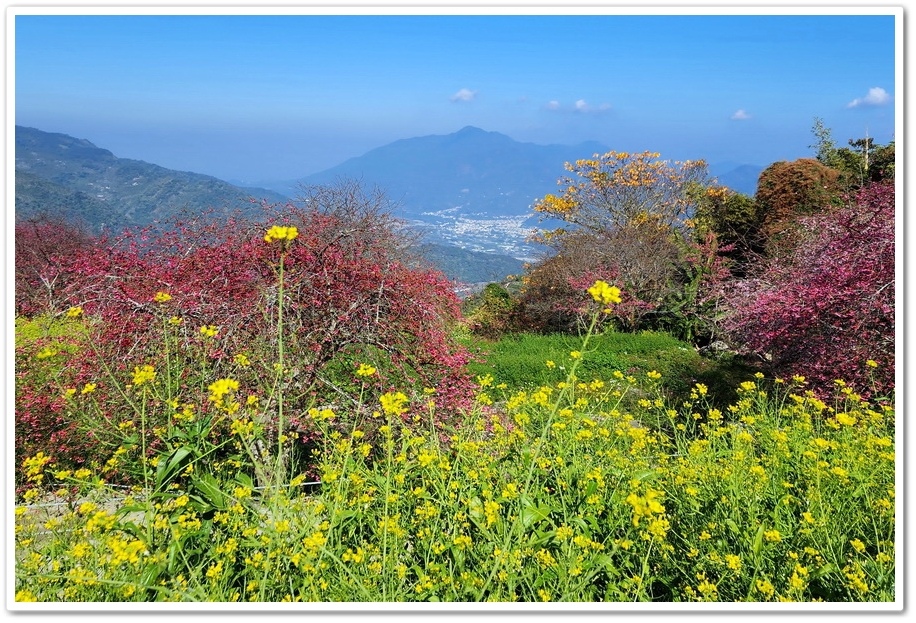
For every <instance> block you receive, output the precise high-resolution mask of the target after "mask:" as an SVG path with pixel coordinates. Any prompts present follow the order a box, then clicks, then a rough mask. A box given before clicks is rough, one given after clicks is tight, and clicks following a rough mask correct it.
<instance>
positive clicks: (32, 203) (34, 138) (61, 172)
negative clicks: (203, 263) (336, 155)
mask: <svg viewBox="0 0 916 623" xmlns="http://www.w3.org/2000/svg"><path fill="white" fill-rule="evenodd" d="M42 182H44V183H42ZM16 187H17V193H16V210H17V216H18V217H20V218H21V217H26V216H29V215H30V214H31V213H34V212H40V211H51V212H53V211H54V210H55V209H56V210H57V211H58V212H60V211H63V212H74V211H75V212H80V214H79V216H80V217H81V218H83V219H84V220H85V222H86V224H87V225H89V226H90V227H91V228H92V229H95V230H98V229H100V228H102V227H112V228H120V227H125V226H130V225H144V224H148V223H150V222H152V221H154V220H161V219H165V218H168V217H169V216H172V215H174V214H176V213H178V212H180V211H184V210H187V211H190V212H202V211H205V210H208V209H214V210H217V211H224V212H229V211H234V210H242V211H243V212H249V211H252V209H253V208H254V207H255V206H254V204H253V203H252V199H255V200H262V199H263V200H266V201H269V202H283V201H286V200H287V198H286V197H285V196H283V195H281V194H279V193H276V192H274V191H271V190H268V189H256V188H239V187H237V186H233V185H232V184H229V183H228V182H224V181H222V180H220V179H217V178H215V177H212V176H209V175H202V174H199V173H190V172H185V171H174V170H171V169H166V168H164V167H161V166H159V165H155V164H150V163H148V162H143V161H140V160H131V159H128V158H118V157H117V156H115V155H114V154H112V153H111V152H110V151H108V150H107V149H102V148H100V147H97V146H95V145H94V144H92V143H91V142H89V141H87V140H83V139H77V138H74V137H72V136H68V135H66V134H59V133H50V132H43V131H41V130H37V129H35V128H27V127H24V126H16ZM42 197H43V199H42ZM52 198H56V199H58V200H59V201H62V202H63V203H62V204H60V205H57V206H56V208H54V207H53V206H49V205H48V204H47V203H45V202H47V201H49V200H51V199H52ZM77 206H79V209H77ZM66 216H75V215H73V214H66Z"/></svg>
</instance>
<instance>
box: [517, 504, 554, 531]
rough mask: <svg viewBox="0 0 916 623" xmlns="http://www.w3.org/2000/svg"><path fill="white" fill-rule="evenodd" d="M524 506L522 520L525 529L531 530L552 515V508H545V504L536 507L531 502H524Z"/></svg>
mask: <svg viewBox="0 0 916 623" xmlns="http://www.w3.org/2000/svg"><path fill="white" fill-rule="evenodd" d="M522 504H523V506H522V513H521V520H522V526H524V527H525V529H528V528H530V527H531V526H533V525H534V524H535V523H537V522H539V521H543V520H545V519H547V517H548V516H549V515H550V507H548V506H544V505H543V504H537V505H535V504H534V503H532V502H531V501H529V500H524V501H523V502H522Z"/></svg>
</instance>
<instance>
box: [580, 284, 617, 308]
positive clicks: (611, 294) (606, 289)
mask: <svg viewBox="0 0 916 623" xmlns="http://www.w3.org/2000/svg"><path fill="white" fill-rule="evenodd" d="M588 293H589V294H591V295H592V298H593V299H595V301H597V302H599V303H601V304H602V305H610V304H611V303H619V302H620V301H621V298H620V288H618V287H616V286H612V285H608V283H607V282H606V281H602V280H601V279H599V280H598V281H596V282H595V283H594V285H592V287H590V288H589V289H588Z"/></svg>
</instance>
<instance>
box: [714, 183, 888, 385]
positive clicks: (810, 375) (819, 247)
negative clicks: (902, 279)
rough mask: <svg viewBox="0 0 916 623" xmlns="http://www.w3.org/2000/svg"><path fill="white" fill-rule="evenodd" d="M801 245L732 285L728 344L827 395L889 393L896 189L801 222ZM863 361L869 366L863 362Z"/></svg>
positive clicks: (863, 194) (879, 189)
mask: <svg viewBox="0 0 916 623" xmlns="http://www.w3.org/2000/svg"><path fill="white" fill-rule="evenodd" d="M798 226H799V235H800V237H801V238H800V240H801V242H800V243H799V244H798V245H797V246H796V247H795V248H794V251H793V252H792V253H791V254H789V255H787V256H785V257H780V258H774V259H772V260H770V261H769V262H768V263H767V264H766V265H765V268H764V269H763V270H762V271H761V272H760V274H759V275H758V276H757V277H756V278H754V279H749V280H744V281H739V282H736V283H734V284H732V285H731V287H730V289H729V292H728V294H727V297H726V298H727V301H728V304H729V306H730V307H731V309H732V313H731V314H730V315H729V317H728V318H727V320H726V321H725V329H726V330H727V331H728V333H729V334H730V335H731V337H732V338H733V339H734V340H735V341H736V342H738V343H740V344H742V345H743V346H744V347H745V348H746V349H747V350H748V351H750V352H752V353H756V354H758V355H760V356H762V357H763V358H764V359H766V360H768V361H769V363H770V365H771V366H772V369H773V371H774V373H775V374H778V375H783V376H786V375H801V376H804V377H806V378H807V379H808V380H809V381H810V382H811V383H812V386H813V387H816V388H817V389H818V390H820V391H821V392H823V393H826V392H829V391H830V388H831V387H833V385H834V380H836V379H840V380H843V381H846V382H848V383H852V384H854V385H855V386H856V387H857V388H858V389H859V390H860V391H861V392H863V393H869V394H870V393H873V392H877V393H878V394H887V393H889V392H891V391H892V390H893V388H894V338H895V333H894V328H895V287H894V283H895V282H894V275H895V273H894V267H895V262H894V259H895V258H894V186H893V183H888V182H881V183H876V184H872V185H870V186H867V187H865V188H864V189H862V190H860V191H859V192H858V194H857V195H856V197H855V201H854V202H853V203H852V204H851V205H850V206H848V207H846V208H842V209H838V210H834V211H831V212H827V213H823V214H819V215H815V216H810V217H805V218H801V219H799V222H798ZM869 362H870V363H869Z"/></svg>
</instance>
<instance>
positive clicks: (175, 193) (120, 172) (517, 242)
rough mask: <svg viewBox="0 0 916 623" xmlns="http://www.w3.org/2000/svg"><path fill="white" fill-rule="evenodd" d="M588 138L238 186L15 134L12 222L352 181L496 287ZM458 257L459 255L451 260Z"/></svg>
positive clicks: (414, 148)
mask: <svg viewBox="0 0 916 623" xmlns="http://www.w3.org/2000/svg"><path fill="white" fill-rule="evenodd" d="M609 150H610V148H609V147H607V146H605V145H602V144H600V143H597V142H585V143H579V144H577V145H536V144H534V143H522V142H518V141H515V140H513V139H511V138H509V137H508V136H506V135H504V134H500V133H498V132H487V131H485V130H481V129H480V128H476V127H473V126H467V127H465V128H463V129H461V130H459V131H458V132H454V133H452V134H447V135H432V136H422V137H417V138H409V139H403V140H399V141H395V142H393V143H390V144H388V145H384V146H382V147H379V148H377V149H373V150H371V151H369V152H367V153H366V154H364V155H362V156H360V157H357V158H351V159H349V160H347V161H346V162H343V163H342V164H340V165H338V166H335V167H332V168H330V169H327V170H325V171H322V172H320V173H316V174H314V175H309V176H306V177H302V178H299V179H295V180H281V181H272V182H261V183H260V184H259V186H258V187H253V188H249V187H241V186H236V185H233V184H230V183H229V182H226V181H223V180H220V179H217V178H215V177H211V176H208V175H201V174H197V173H189V172H181V171H174V170H170V169H165V168H163V167H160V166H157V165H155V164H150V163H147V162H142V161H139V160H130V159H126V158H118V157H116V156H115V155H114V154H112V153H111V152H110V151H108V150H106V149H102V148H100V147H96V146H95V145H93V144H92V143H91V142H89V141H87V140H81V139H77V138H73V137H72V136H68V135H66V134H56V133H49V132H43V131H41V130H37V129H35V128H27V127H23V126H16V215H17V218H24V217H28V216H30V215H34V214H38V213H41V212H46V213H50V214H58V215H61V216H64V217H66V218H68V219H78V220H80V221H82V222H83V223H85V224H87V225H88V226H90V227H91V228H92V229H94V230H96V231H99V230H101V229H110V230H113V231H118V230H120V229H122V228H124V227H130V226H136V225H145V224H148V223H150V222H152V221H155V220H166V219H168V218H169V217H172V216H174V215H176V214H178V213H179V212H185V211H186V212H190V213H199V212H202V211H205V210H211V209H212V210H216V211H217V212H230V211H235V210H240V211H242V212H243V213H249V214H252V215H255V214H257V213H259V212H258V210H257V208H256V204H255V203H254V202H253V200H255V201H260V200H266V201H268V202H271V203H285V202H287V201H290V200H291V199H292V200H295V199H297V197H298V195H299V194H300V192H301V189H302V188H303V187H306V186H314V185H327V184H334V183H335V182H338V181H342V180H356V181H359V182H361V183H362V184H363V185H364V186H365V187H367V188H370V189H371V188H373V187H377V188H379V189H380V190H382V191H383V192H384V193H385V195H386V196H387V197H388V198H389V199H390V200H391V201H392V210H393V212H394V214H395V216H398V217H400V218H402V219H404V220H406V221H407V222H408V224H409V225H411V226H412V227H414V228H415V229H418V230H420V231H421V232H423V234H424V236H423V246H422V247H421V249H422V250H423V253H425V255H426V257H427V258H428V259H429V260H430V261H431V262H433V263H434V264H435V265H436V266H437V267H439V268H440V269H442V270H443V272H445V274H446V275H447V276H449V277H450V278H452V279H456V280H460V281H463V282H474V281H480V282H484V281H497V280H499V279H500V278H501V277H500V276H499V275H502V276H505V275H506V274H513V273H518V272H520V271H521V266H522V262H523V261H531V260H533V259H535V258H537V257H538V256H539V255H541V254H542V253H543V252H544V249H543V248H542V247H539V246H537V245H536V244H533V243H531V242H530V235H531V234H532V233H533V231H534V230H535V228H537V227H539V226H540V227H545V228H551V227H555V226H556V224H554V223H549V222H547V223H541V222H540V221H539V219H538V216H537V215H535V213H534V212H533V211H532V210H531V205H532V204H533V203H534V201H535V200H536V199H538V198H540V197H543V196H544V195H545V194H547V193H550V192H556V191H557V180H558V179H559V178H560V177H562V176H563V175H564V174H565V170H564V163H566V162H570V161H575V160H577V159H580V158H588V157H591V156H592V155H593V154H596V153H604V152H607V151H609ZM762 170H763V167H758V166H754V165H739V164H733V163H723V164H721V165H711V166H710V173H711V174H713V175H715V176H716V177H717V179H718V181H719V182H720V183H722V184H724V185H727V186H729V187H731V188H733V189H734V190H737V191H739V192H743V193H745V194H751V195H752V194H754V192H755V190H756V184H757V177H758V176H759V174H760V172H761V171H762ZM462 250H463V253H462Z"/></svg>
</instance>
